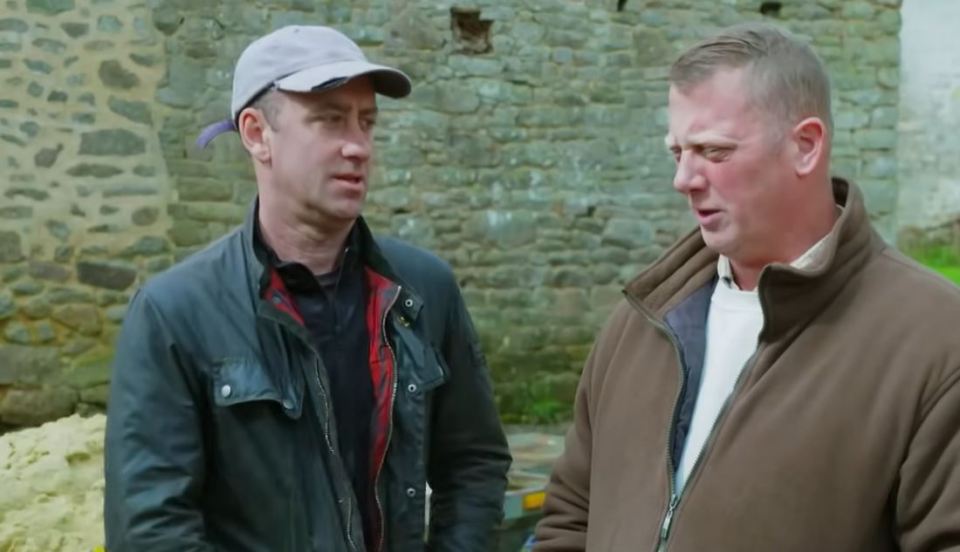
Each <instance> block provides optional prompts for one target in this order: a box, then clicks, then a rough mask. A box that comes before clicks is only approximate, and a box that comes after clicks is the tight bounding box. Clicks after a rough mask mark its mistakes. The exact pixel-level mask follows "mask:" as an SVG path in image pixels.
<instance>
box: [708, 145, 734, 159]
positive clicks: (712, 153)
mask: <svg viewBox="0 0 960 552" xmlns="http://www.w3.org/2000/svg"><path fill="white" fill-rule="evenodd" d="M728 153H730V149H729V148H717V147H706V148H703V156H704V157H706V158H707V159H711V160H719V159H723V158H725V157H726V156H727V154H728Z"/></svg>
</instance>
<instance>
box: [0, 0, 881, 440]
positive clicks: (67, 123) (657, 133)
mask: <svg viewBox="0 0 960 552" xmlns="http://www.w3.org/2000/svg"><path fill="white" fill-rule="evenodd" d="M2 1H3V6H4V11H3V12H0V13H2V14H3V15H2V16H0V82H2V87H0V139H2V140H3V142H2V147H3V150H2V151H3V154H2V155H0V171H2V172H0V193H2V194H3V203H2V211H0V277H2V280H3V282H4V283H3V290H2V291H0V326H2V327H0V333H2V336H3V337H2V338H3V344H2V345H0V421H2V422H3V423H6V424H16V425H19V424H32V423H37V422H39V421H41V420H42V419H47V418H51V417H56V416H60V415H64V414H68V413H69V412H71V411H73V410H75V409H77V408H80V409H88V408H90V407H91V405H92V406H93V407H96V406H97V405H102V403H103V401H104V399H105V395H104V392H105V387H104V383H105V382H106V381H107V379H108V371H107V369H106V366H107V365H108V361H109V356H110V345H111V343H112V340H113V338H114V336H115V334H116V330H117V327H118V323H119V322H120V321H121V319H122V316H123V305H124V302H125V301H126V300H127V299H128V297H129V295H130V293H131V292H132V291H133V290H134V289H135V288H136V286H137V285H138V283H140V282H142V281H143V279H144V278H146V277H148V276H149V275H150V274H152V273H155V272H156V271H158V270H161V269H163V268H165V267H166V266H168V265H169V264H170V263H172V262H175V261H176V260H177V259H179V258H182V257H183V256H184V255H187V254H189V253H190V252H192V251H194V250H196V249H197V248H199V247H201V246H202V245H204V244H206V243H208V242H209V241H210V240H212V239H213V238H215V237H216V236H218V235H221V234H222V233H224V232H225V231H226V230H227V229H228V228H230V227H231V226H233V225H234V224H236V223H237V222H239V221H240V220H241V218H242V216H243V214H244V212H245V210H246V208H247V205H248V203H249V200H250V198H251V197H252V194H253V191H254V188H253V185H252V180H251V176H250V169H249V166H248V161H247V159H246V157H245V154H244V152H243V150H242V148H241V147H240V145H239V142H238V140H236V138H235V137H223V138H220V139H218V140H217V141H216V142H215V143H214V145H213V146H212V147H211V148H209V149H208V150H205V151H200V152H198V151H196V150H194V149H193V148H192V145H191V144H192V142H193V139H194V137H195V136H196V134H197V132H198V131H199V130H200V129H201V127H202V126H203V125H204V124H206V123H209V122H212V121H215V120H217V119H220V118H222V117H224V116H225V115H226V114H227V106H228V103H229V90H230V77H231V69H232V65H233V62H234V60H235V59H236V57H237V55H239V53H240V51H241V49H242V47H243V46H244V45H245V44H246V43H247V42H249V41H250V40H251V39H252V38H254V37H255V36H258V35H260V34H262V33H264V32H265V31H266V30H268V29H271V28H276V27H279V26H282V25H285V24H290V23H326V24H330V25H334V26H337V27H339V28H341V29H342V30H344V31H345V32H346V33H347V34H349V35H350V36H352V37H353V38H355V39H356V40H357V41H358V42H360V43H361V45H362V46H363V47H364V48H365V49H366V50H367V51H368V53H369V54H370V56H371V57H372V58H374V59H378V60H382V61H384V62H387V63H391V64H395V65H397V66H399V67H401V68H402V69H403V70H405V71H407V72H408V73H409V74H410V75H411V76H412V77H413V78H414V80H415V81H416V84H415V89H414V90H415V91H414V94H413V96H412V97H411V98H409V99H407V100H404V101H392V100H382V102H381V111H382V117H381V121H382V123H381V125H380V130H379V131H378V132H379V136H378V139H377V141H378V163H379V165H378V166H379V168H378V170H377V172H376V177H375V182H374V191H373V192H372V194H371V203H370V206H369V209H368V218H369V219H370V221H371V223H372V225H373V227H374V228H375V230H378V231H380V232H383V233H390V234H395V235H399V236H401V237H403V238H405V239H408V240H410V241H412V242H414V243H417V244H420V245H423V246H426V247H429V248H431V249H433V250H435V251H436V252H437V253H439V254H440V255H441V256H442V257H444V258H446V259H447V260H449V261H450V263H451V264H452V265H453V267H454V268H455V270H456V272H457V275H458V277H459V279H460V282H461V283H462V285H463V288H464V291H465V294H466V297H467V300H468V303H469V306H470V308H471V310H472V312H473V314H474V317H475V319H476V321H477V326H478V328H479V330H480V332H481V335H482V337H483V341H484V345H485V350H486V352H487V355H488V359H489V361H490V364H491V366H492V369H493V373H494V378H495V380H496V385H497V393H498V397H499V400H500V401H501V402H500V406H501V410H502V412H503V413H504V417H505V419H507V420H510V421H517V420H529V419H539V420H543V419H551V418H555V417H557V416H562V415H563V414H564V413H565V412H566V411H567V410H568V409H569V402H570V399H571V397H572V396H573V389H574V386H575V384H576V380H577V374H578V371H579V368H580V365H581V363H582V361H583V359H584V357H585V355H586V353H587V351H588V348H589V344H590V342H591V339H592V337H593V335H594V333H595V332H596V330H597V329H598V327H599V326H600V324H601V323H602V321H603V319H604V318H605V317H606V315H607V314H608V312H609V310H610V307H611V305H612V304H613V303H614V302H615V301H617V300H618V298H619V297H620V292H619V290H620V288H621V286H622V284H623V283H624V282H625V281H626V280H627V279H628V278H629V277H631V276H632V275H633V274H635V273H636V272H637V271H638V270H639V269H640V268H642V267H643V266H645V265H646V264H648V263H649V262H651V261H652V260H653V259H655V258H656V257H657V256H658V255H659V254H660V253H661V252H662V251H663V249H664V248H665V247H666V246H667V245H668V244H669V243H671V242H672V241H673V240H674V239H675V238H676V237H677V236H679V235H680V234H681V233H683V232H685V231H686V230H688V229H689V228H692V224H693V223H692V220H691V219H690V218H689V216H688V215H687V214H686V210H685V203H684V201H683V200H682V198H681V197H679V196H678V195H676V194H675V193H674V192H673V191H672V188H671V186H670V181H671V177H672V161H671V159H670V156H669V155H667V154H666V152H665V150H664V147H663V141H662V140H663V135H664V133H665V125H666V113H665V106H666V90H667V83H666V80H665V79H666V74H667V68H668V66H669V64H670V62H671V61H672V59H673V58H674V56H675V55H676V54H677V53H678V52H679V51H680V50H682V49H683V48H684V47H685V46H687V45H689V44H690V43H691V42H692V41H694V40H696V39H697V38H698V37H700V36H702V35H703V34H705V33H708V32H710V31H711V30H712V29H715V28H716V27H717V26H722V25H727V24H732V23H736V22H739V21H744V20H756V19H761V18H769V19H772V20H775V21H777V22H779V23H781V24H783V25H784V26H786V27H788V28H790V29H792V30H794V31H796V32H798V33H801V34H803V35H805V36H809V37H811V39H812V41H813V43H814V44H815V46H816V48H817V49H818V50H819V51H820V52H821V54H822V55H823V56H824V57H825V58H826V61H827V64H828V66H829V68H830V69H831V71H832V74H833V77H834V84H835V88H836V98H835V115H836V127H837V140H836V147H835V149H834V152H835V166H836V171H837V172H838V173H839V174H843V175H845V176H848V177H852V178H855V179H857V180H858V181H859V182H860V183H861V184H862V185H863V186H864V188H865V191H866V194H867V197H868V202H869V207H870V208H871V210H872V212H873V213H874V214H875V217H876V219H877V221H878V223H880V224H881V225H882V227H883V228H884V230H885V231H886V232H888V233H889V232H890V229H891V228H892V218H891V217H892V215H893V211H894V207H895V204H896V192H897V188H896V180H895V177H896V158H895V155H894V153H895V147H896V140H897V136H896V130H895V125H896V121H897V86H898V75H899V72H898V56H899V42H898V31H899V28H900V15H899V0H870V1H866V0H859V1H847V0H844V1H841V0H818V1H816V2H814V1H803V2H799V1H785V2H782V3H780V2H762V3H761V2H757V1H753V0H750V1H747V0H727V1H725V2H714V1H707V0H670V1H666V0H663V1H657V0H647V1H640V0H626V2H613V1H602V2H601V1H597V0H594V1H584V0H579V1H577V0H538V1H536V2H533V1H528V0H478V1H473V2H463V3H453V2H449V1H441V2H437V1H426V0H366V1H353V2H346V1H322V0H313V1H309V0H273V1H266V0H259V1H248V0H243V1H241V0H222V1H220V2H198V1H193V0H191V1H188V0H149V1H148V2H147V3H146V4H145V3H143V2H137V1H134V0H2ZM621 3H622V4H623V9H622V11H621V10H618V7H617V4H621ZM761 7H762V10H761ZM760 11H763V12H764V13H760Z"/></svg>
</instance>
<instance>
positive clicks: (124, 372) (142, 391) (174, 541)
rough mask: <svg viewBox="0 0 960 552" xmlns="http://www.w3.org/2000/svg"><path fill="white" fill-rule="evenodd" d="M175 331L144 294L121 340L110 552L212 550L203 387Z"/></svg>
mask: <svg viewBox="0 0 960 552" xmlns="http://www.w3.org/2000/svg"><path fill="white" fill-rule="evenodd" d="M168 328H170V325H169V323H168V322H167V321H164V320H163V318H162V316H161V313H160V312H159V311H158V310H157V308H156V307H155V305H154V304H153V303H151V300H150V298H149V297H148V295H147V293H146V292H145V291H143V290H141V291H139V292H138V293H137V294H136V295H135V296H134V297H133V299H132V300H131V302H130V305H129V307H128V309H127V313H126V316H125V320H124V323H123V328H122V330H121V332H120V336H119V340H118V343H117V348H116V356H115V358H114V365H113V375H112V381H111V387H110V400H109V406H108V410H107V430H106V438H105V443H104V476H105V489H104V529H105V533H106V541H107V549H108V550H109V551H110V552H159V551H170V552H174V551H176V552H186V551H190V552H199V551H212V550H213V547H212V546H210V545H209V544H208V543H207V542H206V540H205V536H204V527H203V517H202V515H201V512H200V507H199V500H200V494H201V490H202V488H203V480H204V454H203V442H202V437H201V423H200V414H199V412H198V400H199V397H201V396H202V394H201V392H200V388H201V386H200V384H199V382H198V381H196V379H195V376H194V375H193V374H192V372H190V371H189V370H188V366H187V365H186V361H185V360H184V359H183V358H182V356H181V351H180V350H179V349H178V347H177V345H176V344H175V343H173V340H172V339H171V337H170V332H169V331H168Z"/></svg>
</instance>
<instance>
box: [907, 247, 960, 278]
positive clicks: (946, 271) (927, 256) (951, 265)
mask: <svg viewBox="0 0 960 552" xmlns="http://www.w3.org/2000/svg"><path fill="white" fill-rule="evenodd" d="M910 254H911V256H912V257H913V258H914V259H916V260H917V262H919V263H920V264H923V265H924V266H927V267H929V268H930V269H931V270H934V271H936V272H938V273H940V274H942V275H943V277H944V278H946V279H948V280H950V281H951V282H953V283H955V284H957V285H960V253H958V252H957V250H956V249H954V248H951V247H946V246H942V245H941V246H934V247H927V248H923V249H920V250H917V251H912V252H910Z"/></svg>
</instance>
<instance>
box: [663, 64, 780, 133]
mask: <svg viewBox="0 0 960 552" xmlns="http://www.w3.org/2000/svg"><path fill="white" fill-rule="evenodd" d="M667 116H668V121H669V125H668V127H669V131H668V134H667V141H668V143H683V142H685V141H688V140H689V141H692V140H694V139H696V140H697V141H698V142H699V141H703V140H705V139H714V140H717V139H740V138H742V137H743V136H744V135H745V134H746V133H749V132H752V131H753V130H755V129H756V127H757V126H759V125H762V124H763V114H762V113H761V110H760V109H759V108H758V106H757V105H756V104H755V102H754V101H753V100H752V99H751V96H750V94H749V93H748V91H747V87H746V86H745V85H744V79H743V75H742V71H741V70H726V71H718V72H717V73H715V74H714V75H713V76H711V77H710V78H708V79H705V80H703V81H702V82H700V83H698V84H695V85H692V86H688V87H685V88H680V87H677V86H671V87H670V91H669V94H668V103H667Z"/></svg>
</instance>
